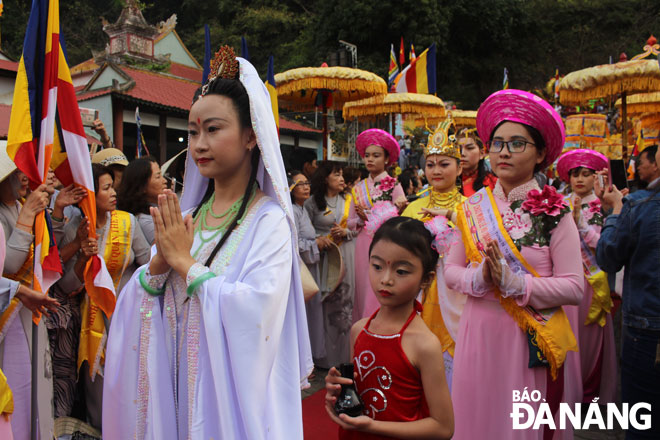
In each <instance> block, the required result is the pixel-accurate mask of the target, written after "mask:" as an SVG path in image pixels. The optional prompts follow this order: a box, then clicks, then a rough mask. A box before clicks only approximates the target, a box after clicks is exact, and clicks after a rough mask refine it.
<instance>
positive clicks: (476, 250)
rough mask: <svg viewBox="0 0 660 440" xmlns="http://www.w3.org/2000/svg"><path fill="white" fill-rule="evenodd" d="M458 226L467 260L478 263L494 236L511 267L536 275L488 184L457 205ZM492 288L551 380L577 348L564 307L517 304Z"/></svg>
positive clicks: (537, 275)
mask: <svg viewBox="0 0 660 440" xmlns="http://www.w3.org/2000/svg"><path fill="white" fill-rule="evenodd" d="M458 227H459V229H460V230H461V235H462V237H463V244H464V245H465V255H466V256H467V258H468V260H469V261H471V262H475V263H480V262H481V261H482V259H483V257H484V254H483V249H485V246H486V244H487V243H488V242H490V241H491V240H496V241H497V242H498V244H499V246H500V249H501V251H502V254H503V255H504V258H505V259H506V260H507V263H508V264H509V265H510V266H511V267H519V268H520V269H521V270H523V271H524V272H527V273H529V274H531V275H533V276H534V277H540V275H539V274H538V272H536V270H535V269H534V268H533V267H532V266H531V265H530V264H529V263H528V262H527V261H525V259H524V258H523V256H522V254H521V253H520V251H518V249H517V248H516V246H515V245H514V244H513V240H512V239H511V237H510V236H509V233H508V232H507V231H506V229H505V228H504V224H503V223H502V216H501V215H500V213H499V211H498V209H497V205H496V204H495V199H494V198H493V193H492V192H491V190H490V188H488V187H485V188H482V189H481V190H479V191H478V192H477V193H476V194H474V195H473V196H472V197H470V198H469V199H468V200H467V201H466V202H464V203H463V205H462V206H460V207H459V208H458ZM495 290H496V295H497V296H498V298H499V300H500V304H501V305H502V307H503V308H504V310H505V311H506V312H507V313H508V314H509V315H510V316H511V317H512V318H513V319H514V320H515V321H516V323H517V324H518V327H520V329H521V330H523V331H524V332H526V333H528V334H529V335H530V339H529V341H530V348H531V345H535V346H536V347H538V350H540V352H541V353H538V352H537V357H538V358H539V359H538V361H539V362H541V361H542V357H541V354H542V355H543V356H544V357H545V359H547V362H548V364H549V366H550V373H551V375H552V378H553V380H554V379H556V378H557V370H558V369H559V368H560V367H561V366H562V365H563V363H564V361H565V360H566V353H567V352H568V351H577V341H576V340H575V335H573V331H572V330H571V326H570V323H569V322H568V318H567V317H566V314H565V313H564V310H563V309H562V308H561V307H556V308H552V309H545V310H535V309H534V308H532V307H531V306H527V307H521V306H519V305H518V304H517V303H516V301H515V299H513V298H504V297H503V296H501V293H500V292H499V290H498V289H495Z"/></svg>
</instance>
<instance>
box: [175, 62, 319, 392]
mask: <svg viewBox="0 0 660 440" xmlns="http://www.w3.org/2000/svg"><path fill="white" fill-rule="evenodd" d="M236 59H237V60H238V62H239V80H240V81H241V83H242V84H243V86H244V87H245V90H247V93H248V97H249V100H250V119H251V120H252V129H253V130H254V133H255V135H256V138H257V146H258V147H259V150H260V153H261V156H260V158H259V168H258V170H257V182H258V183H259V187H260V188H261V190H262V191H263V192H264V193H265V194H266V195H267V196H269V197H272V198H273V199H275V200H276V201H277V202H278V204H279V205H280V207H282V209H283V210H284V212H285V214H286V217H287V220H288V221H289V226H290V228H291V237H292V238H291V242H292V246H293V248H294V253H293V255H294V258H293V267H292V275H291V276H292V283H291V290H290V292H289V301H293V302H294V306H295V316H296V321H297V329H298V331H297V333H298V353H299V362H300V373H301V378H300V379H301V384H306V380H307V376H308V375H309V373H311V370H312V368H313V363H312V355H311V349H310V345H309V334H308V331H307V315H306V312H305V302H304V298H303V294H302V284H301V281H300V269H299V266H298V264H299V263H298V245H297V243H298V239H297V232H296V226H295V221H294V218H293V209H292V207H291V196H290V194H289V185H288V183H287V178H286V172H285V171H284V162H283V161H282V153H281V152H280V140H279V136H278V134H277V126H276V125H275V117H274V116H273V108H272V106H271V101H270V95H269V93H268V89H266V86H265V85H264V83H263V82H262V81H261V78H260V77H259V74H258V73H257V70H256V69H255V68H254V66H253V65H252V64H250V63H249V62H248V61H247V60H245V59H243V58H238V57H237V58H236ZM188 147H189V148H190V145H189V146H188ZM208 183H209V179H207V178H206V177H203V176H202V175H201V174H200V172H199V169H198V168H197V165H196V164H195V162H194V161H193V158H192V155H191V154H188V157H187V158H186V170H185V175H184V178H183V194H182V195H181V209H182V210H183V211H187V210H190V209H193V208H195V207H197V206H198V205H199V204H200V202H201V201H202V198H203V197H204V193H205V192H206V189H207V187H208Z"/></svg>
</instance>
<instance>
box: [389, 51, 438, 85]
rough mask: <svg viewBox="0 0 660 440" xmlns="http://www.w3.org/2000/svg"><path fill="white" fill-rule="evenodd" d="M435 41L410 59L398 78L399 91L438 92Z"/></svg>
mask: <svg viewBox="0 0 660 440" xmlns="http://www.w3.org/2000/svg"><path fill="white" fill-rule="evenodd" d="M435 62H436V50H435V43H434V44H432V45H431V46H430V47H429V48H427V49H426V50H425V51H424V52H422V53H421V54H420V55H419V56H418V57H417V58H416V59H414V60H412V61H410V64H409V65H408V67H406V68H405V69H403V71H402V72H401V74H400V75H399V77H398V79H397V80H396V92H397V93H405V92H408V93H429V94H435V93H436V66H435Z"/></svg>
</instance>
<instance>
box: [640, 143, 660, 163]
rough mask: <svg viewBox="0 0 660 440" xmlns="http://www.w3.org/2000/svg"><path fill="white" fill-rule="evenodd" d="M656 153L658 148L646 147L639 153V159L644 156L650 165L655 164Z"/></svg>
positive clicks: (654, 146) (655, 146)
mask: <svg viewBox="0 0 660 440" xmlns="http://www.w3.org/2000/svg"><path fill="white" fill-rule="evenodd" d="M657 152H658V146H657V145H651V146H650V147H646V148H645V149H643V150H642V152H641V153H639V157H640V158H641V157H642V155H644V156H646V160H648V161H649V162H651V163H655V154H656V153H657ZM659 165H660V164H659Z"/></svg>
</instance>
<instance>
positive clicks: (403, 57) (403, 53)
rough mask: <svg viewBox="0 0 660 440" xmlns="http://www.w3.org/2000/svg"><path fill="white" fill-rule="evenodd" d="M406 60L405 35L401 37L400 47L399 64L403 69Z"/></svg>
mask: <svg viewBox="0 0 660 440" xmlns="http://www.w3.org/2000/svg"><path fill="white" fill-rule="evenodd" d="M405 62H406V50H405V49H404V48H403V37H401V48H400V49H399V66H401V68H402V69H403V64H404V63H405Z"/></svg>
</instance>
